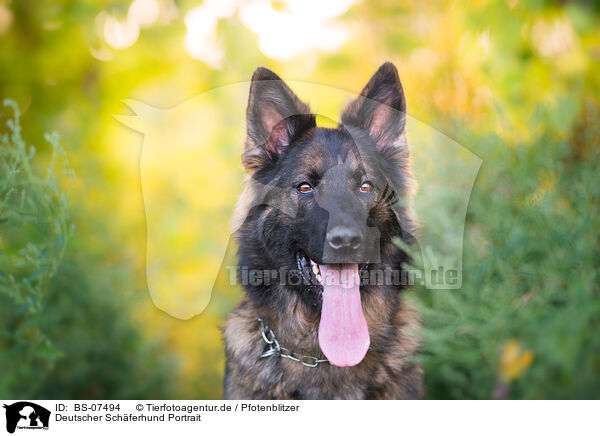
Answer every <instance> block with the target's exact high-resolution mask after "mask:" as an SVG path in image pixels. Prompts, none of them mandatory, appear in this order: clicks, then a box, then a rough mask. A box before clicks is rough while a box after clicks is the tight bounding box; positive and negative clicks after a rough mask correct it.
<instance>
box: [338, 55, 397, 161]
mask: <svg viewBox="0 0 600 436" xmlns="http://www.w3.org/2000/svg"><path fill="white" fill-rule="evenodd" d="M341 118H342V124H343V125H344V126H346V127H349V128H352V127H354V128H360V129H364V130H366V131H367V132H368V134H369V136H371V138H372V139H373V140H374V141H375V143H376V145H377V149H378V150H380V151H382V152H384V153H385V152H387V151H392V152H393V151H394V150H396V149H398V148H403V146H404V144H405V135H403V133H404V129H405V126H406V99H405V97H404V90H403V89H402V84H401V83H400V78H399V77H398V71H397V70H396V67H395V66H394V65H393V64H392V63H390V62H386V63H385V64H383V65H382V66H381V67H379V69H378V70H377V72H376V73H375V74H373V77H371V80H369V83H367V86H365V87H364V89H363V90H362V92H361V94H360V96H359V97H357V98H356V99H355V100H353V101H351V102H350V103H349V104H348V106H346V109H344V112H343V113H342V117H341Z"/></svg>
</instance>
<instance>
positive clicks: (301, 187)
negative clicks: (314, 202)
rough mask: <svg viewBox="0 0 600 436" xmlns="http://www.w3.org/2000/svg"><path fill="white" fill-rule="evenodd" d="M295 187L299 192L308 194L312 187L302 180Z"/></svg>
mask: <svg viewBox="0 0 600 436" xmlns="http://www.w3.org/2000/svg"><path fill="white" fill-rule="evenodd" d="M296 189H297V190H298V192H301V193H303V194H308V193H309V192H312V190H313V188H312V186H310V184H308V183H306V182H304V183H300V184H299V185H298V186H297V187H296Z"/></svg>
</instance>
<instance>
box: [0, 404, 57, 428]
mask: <svg viewBox="0 0 600 436" xmlns="http://www.w3.org/2000/svg"><path fill="white" fill-rule="evenodd" d="M3 407H4V408H5V409H6V431H8V432H9V433H14V432H15V430H16V429H17V428H18V429H29V430H35V429H43V430H47V429H48V424H49V421H50V411H49V410H48V409H45V408H44V407H42V406H39V405H37V404H35V403H30V402H29V401H19V402H18V403H13V404H11V405H6V404H5V405H4V406H3Z"/></svg>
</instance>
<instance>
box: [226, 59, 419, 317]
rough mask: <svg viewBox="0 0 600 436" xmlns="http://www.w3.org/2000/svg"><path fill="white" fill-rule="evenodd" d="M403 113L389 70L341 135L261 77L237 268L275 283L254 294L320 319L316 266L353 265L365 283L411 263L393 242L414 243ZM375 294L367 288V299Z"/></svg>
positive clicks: (347, 118)
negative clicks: (294, 300) (376, 273)
mask: <svg viewBox="0 0 600 436" xmlns="http://www.w3.org/2000/svg"><path fill="white" fill-rule="evenodd" d="M405 113H406V103H405V98H404V92H403V90H402V85H401V84H400V80H399V78H398V73H397V71H396V68H395V67H394V66H393V65H392V64H389V63H386V64H384V65H383V66H381V67H380V68H379V70H378V71H377V72H376V73H375V75H374V76H373V77H372V78H371V80H370V81H369V83H368V84H367V85H366V87H365V88H364V89H363V91H362V93H361V96H360V97H358V98H357V99H356V100H354V101H352V102H351V103H350V104H349V105H348V106H347V108H346V109H345V110H344V112H343V113H342V116H341V124H340V125H339V126H338V127H337V128H335V129H329V128H320V127H317V126H316V123H315V116H314V115H313V114H311V113H310V109H309V107H308V105H307V104H305V103H303V102H301V101H300V100H299V99H298V98H297V97H296V96H295V94H294V93H293V92H292V91H291V90H290V89H289V88H288V87H287V85H285V83H283V81H281V79H280V78H279V77H278V76H277V75H275V74H274V73H273V72H271V71H269V70H267V69H264V68H259V69H258V70H256V72H255V73H254V76H253V78H252V85H251V88H250V97H249V103H248V109H247V136H248V137H247V143H246V148H245V152H244V157H243V162H244V165H245V167H246V168H247V170H248V171H249V172H250V174H251V177H252V182H253V183H252V186H253V189H252V191H251V193H250V194H248V195H250V196H252V197H253V198H251V199H249V200H248V201H249V202H250V203H251V204H253V205H254V206H253V207H251V208H250V209H249V211H248V215H247V217H246V219H245V221H244V223H243V225H242V226H241V227H240V229H239V231H238V233H237V235H236V236H237V241H238V243H239V258H240V266H241V267H244V268H248V270H250V271H252V270H258V271H276V272H277V274H276V275H273V276H271V277H269V278H267V277H263V280H262V283H259V284H254V285H249V286H246V290H247V291H249V292H250V293H251V295H253V296H254V297H255V298H257V299H258V300H259V301H261V302H263V303H271V304H278V303H280V304H285V302H286V299H288V298H289V296H290V295H289V293H290V292H293V293H297V294H298V295H299V296H300V298H301V300H302V301H304V302H305V303H306V304H307V305H308V306H310V307H312V308H314V309H315V310H316V311H317V312H318V311H319V309H320V305H321V292H322V288H321V285H320V284H319V283H318V282H317V281H316V280H315V275H314V274H312V272H311V262H310V260H312V261H314V262H315V263H317V264H331V263H336V264H337V263H357V264H358V265H359V268H360V271H361V274H364V278H367V275H368V272H369V271H372V270H374V269H394V270H396V271H399V270H400V269H401V265H402V263H404V262H406V261H407V260H408V256H407V255H406V253H404V252H403V251H402V250H401V249H399V248H398V247H397V246H396V245H395V244H394V243H393V238H395V237H398V238H401V239H402V240H404V241H405V242H407V243H410V242H411V240H412V233H413V230H414V229H413V224H412V221H411V219H410V216H411V214H410V210H408V206H407V205H406V202H404V201H403V199H406V198H408V197H409V196H410V191H411V181H412V178H411V174H410V172H409V170H408V167H409V165H408V159H409V153H408V144H407V142H406V133H405V124H406V117H405ZM340 229H341V230H340ZM336 237H337V238H338V239H335V238H336ZM338 240H339V241H343V242H344V243H343V244H341V243H340V244H338V243H337V242H336V241H338ZM332 247H333V248H332ZM282 271H283V272H284V273H283V274H287V276H285V277H282ZM259 281H260V280H259ZM282 283H283V284H284V285H282ZM274 284H277V285H276V286H275V285H274ZM369 288H370V284H369V283H367V281H366V280H365V281H363V285H361V293H364V292H369ZM399 289H400V287H397V288H396V290H399Z"/></svg>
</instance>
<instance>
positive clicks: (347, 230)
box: [327, 226, 362, 250]
mask: <svg viewBox="0 0 600 436" xmlns="http://www.w3.org/2000/svg"><path fill="white" fill-rule="evenodd" d="M361 242H362V237H361V236H360V233H359V232H358V230H356V229H354V228H352V227H346V226H336V227H334V228H333V229H331V230H330V231H329V232H327V243H328V244H329V246H330V247H331V248H333V249H334V250H341V249H352V250H356V249H358V247H360V244H361Z"/></svg>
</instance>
